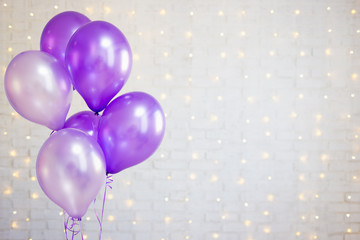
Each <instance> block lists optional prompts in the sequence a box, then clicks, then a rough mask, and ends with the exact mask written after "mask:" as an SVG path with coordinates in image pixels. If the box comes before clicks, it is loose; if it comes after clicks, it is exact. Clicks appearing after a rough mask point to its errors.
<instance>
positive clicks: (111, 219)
mask: <svg viewBox="0 0 360 240" xmlns="http://www.w3.org/2000/svg"><path fill="white" fill-rule="evenodd" d="M114 219H115V217H114V216H113V215H109V216H108V217H107V220H108V221H109V222H112V221H114Z"/></svg>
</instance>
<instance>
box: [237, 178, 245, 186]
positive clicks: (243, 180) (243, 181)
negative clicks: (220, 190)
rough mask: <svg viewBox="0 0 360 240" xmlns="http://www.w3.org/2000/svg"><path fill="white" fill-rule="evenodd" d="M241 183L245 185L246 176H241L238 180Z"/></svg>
mask: <svg viewBox="0 0 360 240" xmlns="http://www.w3.org/2000/svg"><path fill="white" fill-rule="evenodd" d="M236 183H237V184H239V185H243V184H244V183H245V179H244V178H239V179H238V180H237V182H236Z"/></svg>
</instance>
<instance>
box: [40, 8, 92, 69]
mask: <svg viewBox="0 0 360 240" xmlns="http://www.w3.org/2000/svg"><path fill="white" fill-rule="evenodd" d="M89 22H90V19H88V18H87V17H86V16H85V15H83V14H81V13H78V12H73V11H68V12H62V13H60V14H58V15H56V16H55V17H53V18H52V19H50V21H49V22H48V23H47V24H46V26H45V28H44V30H43V32H42V35H41V38H40V49H41V51H44V52H47V53H49V54H51V55H53V56H54V57H55V58H57V59H58V60H59V61H60V62H61V63H62V64H63V65H64V66H65V52H66V47H67V44H68V42H69V40H70V38H71V36H72V35H73V34H74V33H75V31H76V30H77V29H78V28H79V27H81V26H83V25H84V24H86V23H89Z"/></svg>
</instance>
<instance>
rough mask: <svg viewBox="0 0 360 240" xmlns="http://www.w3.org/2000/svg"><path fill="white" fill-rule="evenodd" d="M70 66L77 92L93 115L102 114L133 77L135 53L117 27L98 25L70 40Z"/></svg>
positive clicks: (67, 56) (82, 28)
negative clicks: (132, 53)
mask: <svg viewBox="0 0 360 240" xmlns="http://www.w3.org/2000/svg"><path fill="white" fill-rule="evenodd" d="M66 64H67V67H68V69H69V71H70V73H71V75H72V78H73V84H74V87H75V89H76V90H77V91H78V92H79V93H80V95H81V96H82V97H83V98H84V100H85V102H86V104H87V105H88V107H89V108H90V109H91V110H92V111H94V112H100V111H102V110H103V109H104V108H105V107H106V105H107V104H108V103H109V102H110V100H111V99H112V98H113V97H114V96H115V95H116V94H117V93H118V92H119V91H120V89H121V88H122V87H123V85H124V84H125V82H126V80H127V79H128V77H129V75H130V70H131V65H132V55H131V49H130V46H129V43H128V41H127V40H126V38H125V36H124V35H123V33H122V32H121V31H120V30H119V29H117V28H116V27H115V26H114V25H112V24H110V23H108V22H104V21H94V22H91V23H88V24H86V25H85V26H83V27H81V28H79V30H78V31H76V33H75V34H74V35H73V36H72V38H71V39H70V41H69V44H68V48H67V52H66Z"/></svg>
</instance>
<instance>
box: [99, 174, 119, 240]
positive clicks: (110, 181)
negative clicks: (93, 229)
mask: <svg viewBox="0 0 360 240" xmlns="http://www.w3.org/2000/svg"><path fill="white" fill-rule="evenodd" d="M113 182H114V180H113V179H112V175H111V174H108V173H107V174H106V184H105V191H104V198H103V204H102V210H101V219H100V218H99V216H98V214H97V212H96V209H95V201H96V198H95V199H94V212H95V215H96V218H97V220H98V222H99V225H100V234H99V240H101V234H102V221H103V218H104V209H105V200H106V190H107V188H110V189H112V186H111V185H110V184H111V183H113Z"/></svg>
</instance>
